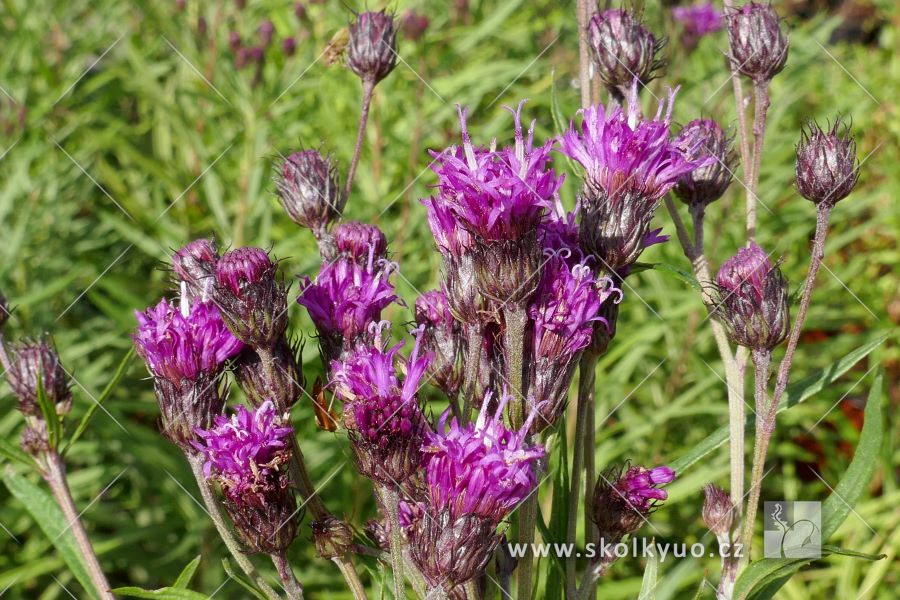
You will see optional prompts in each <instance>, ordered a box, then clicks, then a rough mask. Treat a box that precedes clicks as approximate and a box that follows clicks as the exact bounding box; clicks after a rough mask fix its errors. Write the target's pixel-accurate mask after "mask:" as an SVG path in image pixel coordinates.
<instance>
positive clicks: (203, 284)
mask: <svg viewBox="0 0 900 600" xmlns="http://www.w3.org/2000/svg"><path fill="white" fill-rule="evenodd" d="M218 261H219V253H218V251H217V250H216V243H215V242H214V241H213V240H210V239H205V238H200V239H196V240H194V241H192V242H190V243H189V244H187V245H185V246H184V247H182V248H180V249H179V250H176V251H175V252H174V253H173V254H172V270H173V271H174V272H175V276H176V277H177V278H178V280H179V281H183V282H184V283H185V284H186V285H187V291H188V294H189V297H190V299H191V300H193V299H195V298H199V299H200V300H203V301H206V300H208V299H209V298H210V297H211V295H212V288H213V286H214V285H215V283H216V263H217V262H218Z"/></svg>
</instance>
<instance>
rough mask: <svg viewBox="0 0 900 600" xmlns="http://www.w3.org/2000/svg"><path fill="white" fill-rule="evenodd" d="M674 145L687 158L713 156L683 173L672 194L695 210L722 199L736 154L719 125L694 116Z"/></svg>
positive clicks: (734, 166) (731, 173)
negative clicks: (710, 160)
mask: <svg viewBox="0 0 900 600" xmlns="http://www.w3.org/2000/svg"><path fill="white" fill-rule="evenodd" d="M675 145H676V146H678V147H679V148H680V149H681V151H682V153H683V154H684V156H685V158H687V159H688V160H696V159H701V158H710V159H712V162H710V163H709V164H706V165H703V166H700V167H697V168H696V169H694V170H693V171H691V172H690V173H685V174H684V175H682V176H681V178H680V179H679V180H678V183H677V184H676V185H675V194H676V195H677V196H678V197H679V198H681V199H682V200H683V201H684V202H685V203H686V204H687V205H688V206H690V207H691V208H692V209H694V210H700V209H703V208H705V207H706V206H707V205H709V204H710V203H711V202H714V201H716V200H718V199H719V198H721V197H722V195H723V194H724V193H725V190H727V189H728V186H729V184H730V183H731V178H732V176H733V173H734V169H735V168H736V167H737V154H736V153H735V152H734V149H733V148H732V144H731V139H730V138H729V137H728V135H727V134H726V133H725V131H724V130H723V129H722V127H721V126H720V125H719V124H718V123H716V122H715V121H711V120H709V119H695V120H693V121H691V122H690V123H688V124H687V125H685V126H684V127H683V128H682V130H681V132H680V133H679V134H678V137H676V138H675Z"/></svg>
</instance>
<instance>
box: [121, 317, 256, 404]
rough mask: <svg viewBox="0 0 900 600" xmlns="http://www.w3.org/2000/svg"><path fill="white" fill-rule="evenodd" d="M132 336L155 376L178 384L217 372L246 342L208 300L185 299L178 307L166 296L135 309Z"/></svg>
mask: <svg viewBox="0 0 900 600" xmlns="http://www.w3.org/2000/svg"><path fill="white" fill-rule="evenodd" d="M135 317H136V318H137V322H138V327H137V329H136V330H135V332H134V335H133V336H132V337H133V339H134V345H135V348H136V349H137V352H138V354H139V355H140V356H141V358H143V359H144V362H146V363H147V368H148V369H149V370H150V372H151V373H152V374H153V376H154V377H157V378H162V379H165V380H167V381H169V382H170V383H172V384H173V385H175V386H176V387H181V386H182V385H184V384H186V383H188V382H191V381H194V380H196V379H197V378H198V376H200V375H201V374H207V375H215V374H217V373H218V372H219V371H220V370H221V369H222V365H223V363H224V362H225V361H226V360H228V359H229V358H231V357H232V356H234V355H236V354H237V353H238V352H240V351H241V348H243V347H244V345H243V344H242V343H241V342H240V341H239V340H237V339H236V338H235V337H234V336H233V335H232V334H231V332H230V331H229V330H228V328H227V327H225V323H224V322H223V321H222V317H221V316H220V314H219V309H218V308H216V307H215V305H213V304H211V303H208V302H195V303H194V305H193V306H191V307H188V306H187V304H186V302H185V303H184V304H183V306H182V309H181V310H178V309H177V308H175V307H174V306H172V305H171V304H169V302H168V301H167V300H165V299H163V300H162V301H160V303H159V304H157V305H156V306H154V307H150V308H148V309H147V310H146V312H140V311H135Z"/></svg>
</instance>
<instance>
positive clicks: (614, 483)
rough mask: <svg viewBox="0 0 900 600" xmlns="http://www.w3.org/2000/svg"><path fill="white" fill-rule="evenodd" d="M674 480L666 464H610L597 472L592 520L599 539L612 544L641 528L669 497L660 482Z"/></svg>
mask: <svg viewBox="0 0 900 600" xmlns="http://www.w3.org/2000/svg"><path fill="white" fill-rule="evenodd" d="M673 481H675V471H673V470H672V469H670V468H669V467H654V468H652V469H646V468H644V467H640V466H637V467H630V468H626V469H624V470H622V469H618V468H615V467H613V468H612V469H610V470H608V471H607V472H606V473H604V474H602V475H600V477H599V478H598V479H597V485H596V486H595V487H594V514H593V521H594V523H595V524H596V525H597V528H598V529H599V531H600V539H601V541H603V542H604V543H610V544H615V543H617V542H619V541H620V540H621V539H622V538H623V537H624V536H625V535H627V534H630V533H634V532H635V531H637V530H638V529H640V527H641V525H643V524H644V522H645V521H646V519H647V516H648V515H649V514H650V513H651V512H652V511H653V509H654V508H656V506H657V504H658V503H659V502H662V501H663V500H666V499H667V498H668V497H669V495H668V493H667V492H666V491H665V490H663V489H660V486H663V485H666V484H668V483H672V482H673ZM606 558H607V559H610V558H611V557H606Z"/></svg>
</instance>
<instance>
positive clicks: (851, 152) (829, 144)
mask: <svg viewBox="0 0 900 600" xmlns="http://www.w3.org/2000/svg"><path fill="white" fill-rule="evenodd" d="M796 172H797V190H798V191H799V192H800V195H801V196H803V197H804V198H806V199H807V200H811V201H812V202H815V203H816V204H827V205H831V206H834V204H835V203H837V202H838V201H839V200H843V199H844V198H846V197H847V196H848V195H850V192H852V191H853V188H854V187H855V186H856V181H857V179H858V178H859V161H858V160H857V157H856V140H854V139H853V137H851V136H850V132H849V130H848V128H847V127H842V123H841V120H840V118H838V119H836V120H835V122H834V125H833V126H832V127H831V129H829V130H827V131H825V130H822V129H820V128H819V127H818V125H816V124H815V123H813V122H809V123H808V125H807V129H805V130H804V131H803V135H802V137H801V139H800V143H799V144H797V165H796Z"/></svg>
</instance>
